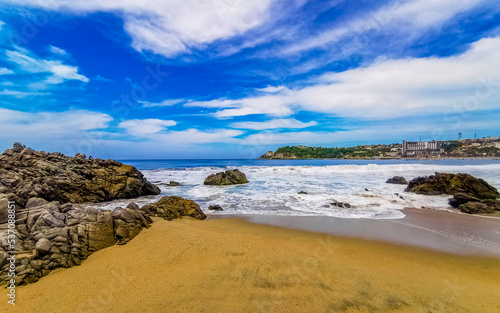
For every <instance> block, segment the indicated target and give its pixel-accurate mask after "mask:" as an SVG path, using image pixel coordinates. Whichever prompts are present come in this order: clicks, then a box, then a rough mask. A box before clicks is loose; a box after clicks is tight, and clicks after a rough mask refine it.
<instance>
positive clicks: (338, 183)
mask: <svg viewBox="0 0 500 313" xmlns="http://www.w3.org/2000/svg"><path fill="white" fill-rule="evenodd" d="M121 162H123V163H125V164H130V165H133V166H135V167H137V169H139V170H140V171H142V173H143V174H144V175H145V177H146V178H147V179H148V180H149V181H150V182H152V183H154V184H156V185H158V186H159V187H160V189H161V196H164V195H169V196H172V195H175V196H181V197H184V198H187V199H192V200H194V201H196V202H197V203H198V204H199V205H200V206H201V208H202V209H203V210H204V211H205V212H207V213H208V212H210V213H212V214H226V215H227V214H264V215H291V216H332V217H341V218H373V219H398V218H402V217H404V214H403V213H402V212H401V209H403V208H405V207H414V208H428V209H436V210H450V209H451V207H450V206H449V204H448V199H449V198H450V197H449V196H445V195H442V196H425V195H416V194H413V193H408V192H405V191H404V189H405V187H406V186H405V185H394V184H387V183H385V182H386V180H387V179H388V178H390V177H393V176H403V177H405V178H406V179H407V180H411V179H413V178H415V177H418V176H426V175H433V174H434V173H435V172H446V173H468V174H471V175H473V176H476V177H480V178H483V179H485V180H486V181H487V182H489V183H490V184H492V185H493V186H495V187H496V188H498V189H500V161H498V160H429V161H426V160H121ZM234 168H238V169H239V170H240V171H242V172H243V173H245V174H246V176H247V178H248V180H249V181H250V182H249V183H248V184H245V185H235V186H205V185H203V181H204V180H205V178H206V177H207V176H208V175H210V174H213V173H217V172H221V171H225V170H228V169H234ZM170 181H177V182H179V183H181V185H182V186H179V187H169V186H166V184H168V183H169V182H170ZM301 191H303V192H306V193H307V194H299V192H301ZM158 198H159V196H154V197H142V198H140V199H135V200H134V201H135V202H137V203H138V204H140V205H142V204H146V203H148V202H152V201H155V200H156V199H158ZM129 201H130V200H128V201H123V200H122V201H114V202H111V203H106V204H102V205H101V207H102V208H104V209H112V208H115V207H117V206H124V205H126V203H128V202H129ZM333 202H344V203H349V204H350V205H351V208H339V207H336V206H334V205H331V203H333ZM214 204H218V205H220V206H221V207H222V208H223V209H224V211H223V212H220V213H219V212H212V211H208V209H207V208H208V207H209V206H210V205H214Z"/></svg>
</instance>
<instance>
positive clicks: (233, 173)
mask: <svg viewBox="0 0 500 313" xmlns="http://www.w3.org/2000/svg"><path fill="white" fill-rule="evenodd" d="M246 183H248V179H247V177H246V176H245V174H243V173H242V172H240V171H239V170H237V169H235V170H228V171H225V172H220V173H217V174H212V175H210V176H208V177H207V178H206V179H205V182H204V183H203V184H204V185H217V186H221V185H238V184H246Z"/></svg>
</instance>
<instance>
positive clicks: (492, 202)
mask: <svg viewBox="0 0 500 313" xmlns="http://www.w3.org/2000/svg"><path fill="white" fill-rule="evenodd" d="M405 191H409V192H415V193H418V194H425V195H440V194H447V195H453V198H452V199H450V200H449V203H450V205H451V206H453V207H455V208H458V209H459V210H460V211H462V212H464V213H469V214H476V213H493V212H495V211H500V201H498V200H496V199H498V198H499V197H500V193H499V192H498V191H497V189H496V188H495V187H493V186H491V185H490V184H488V183H487V182H485V181H484V180H482V179H480V178H475V177H473V176H471V175H469V174H446V173H436V175H433V176H429V177H418V178H415V179H413V180H412V181H410V183H409V184H408V187H407V188H406V189H405Z"/></svg>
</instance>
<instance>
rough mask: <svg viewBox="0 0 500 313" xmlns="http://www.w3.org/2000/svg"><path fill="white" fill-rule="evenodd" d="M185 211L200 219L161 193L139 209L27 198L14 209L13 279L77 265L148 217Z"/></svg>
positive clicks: (187, 204) (124, 238)
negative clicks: (109, 207)
mask: <svg viewBox="0 0 500 313" xmlns="http://www.w3.org/2000/svg"><path fill="white" fill-rule="evenodd" d="M183 216H191V217H193V218H196V219H205V218H206V216H205V214H204V213H203V212H202V211H201V209H200V207H199V206H198V205H197V204H196V203H195V202H194V201H192V200H186V199H183V198H181V197H163V198H161V199H160V200H159V201H157V202H154V203H152V204H148V205H145V206H143V207H142V208H139V207H138V206H137V204H135V203H130V204H129V205H128V206H127V207H126V208H117V209H115V210H113V211H103V210H98V209H91V208H83V207H77V206H75V205H73V204H63V205H61V204H60V203H59V202H57V201H53V202H48V201H47V200H44V199H40V198H31V199H30V200H29V201H28V203H27V204H26V206H25V207H24V208H19V209H18V210H17V212H16V232H15V233H16V238H15V241H16V244H15V249H16V251H17V257H16V265H17V266H16V272H17V274H16V281H17V284H18V285H19V284H25V283H31V282H35V281H37V280H38V279H39V278H40V277H42V276H45V275H47V274H48V273H49V272H50V271H52V270H54V269H56V268H61V267H72V266H74V265H79V264H80V263H81V262H82V261H83V260H84V259H86V258H87V257H88V256H89V255H91V254H92V253H93V252H95V251H98V250H101V249H104V248H107V247H110V246H113V245H115V244H118V245H120V244H125V243H127V242H128V241H130V240H131V239H133V238H134V237H135V236H137V235H138V234H139V233H140V232H141V230H142V229H143V228H144V227H146V228H148V227H149V225H150V224H151V223H152V222H153V220H152V219H151V217H161V218H164V219H166V220H172V219H174V218H182V217H183ZM6 226H7V224H0V238H2V239H1V241H0V273H1V275H0V286H1V285H3V284H6V283H7V281H8V277H7V272H8V271H7V269H8V266H9V265H10V264H9V262H8V261H7V257H8V253H7V251H9V250H10V249H9V245H8V243H7V240H6V238H7V227H6Z"/></svg>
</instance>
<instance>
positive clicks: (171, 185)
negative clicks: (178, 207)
mask: <svg viewBox="0 0 500 313" xmlns="http://www.w3.org/2000/svg"><path fill="white" fill-rule="evenodd" d="M180 185H181V184H180V183H178V182H176V181H173V180H171V181H170V183H168V184H167V186H169V187H178V186H180Z"/></svg>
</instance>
